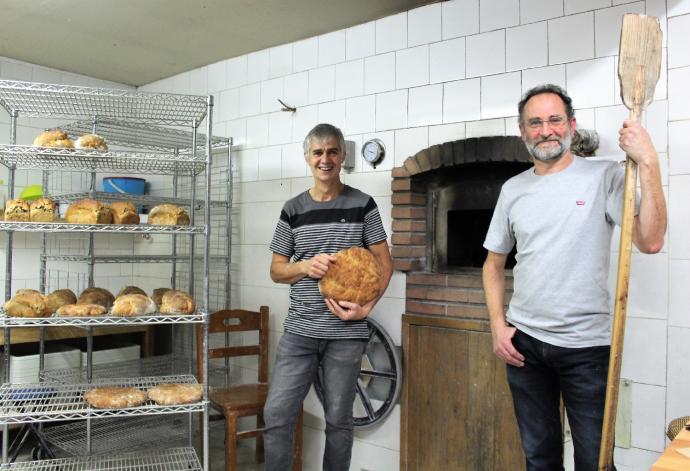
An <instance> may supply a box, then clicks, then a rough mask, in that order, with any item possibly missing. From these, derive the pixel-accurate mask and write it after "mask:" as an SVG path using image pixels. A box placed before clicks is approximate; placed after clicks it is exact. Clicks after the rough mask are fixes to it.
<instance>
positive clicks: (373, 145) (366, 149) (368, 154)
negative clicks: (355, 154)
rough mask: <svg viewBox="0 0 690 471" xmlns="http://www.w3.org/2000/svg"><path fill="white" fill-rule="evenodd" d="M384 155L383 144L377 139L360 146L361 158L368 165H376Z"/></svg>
mask: <svg viewBox="0 0 690 471" xmlns="http://www.w3.org/2000/svg"><path fill="white" fill-rule="evenodd" d="M384 153H385V150H384V147H383V143H381V141H379V140H378V139H372V140H370V141H367V142H365V143H364V145H363V146H362V157H364V160H366V161H367V162H369V163H370V164H376V163H378V162H379V161H380V160H381V159H382V158H383V155H384Z"/></svg>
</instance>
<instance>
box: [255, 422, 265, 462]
mask: <svg viewBox="0 0 690 471" xmlns="http://www.w3.org/2000/svg"><path fill="white" fill-rule="evenodd" d="M265 425H266V424H264V414H263V413H258V414H256V428H257V429H260V430H261V429H263V428H264V427H265ZM255 459H256V462H257V463H263V462H264V434H263V432H261V433H260V434H259V435H257V437H256V452H255Z"/></svg>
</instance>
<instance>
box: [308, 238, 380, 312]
mask: <svg viewBox="0 0 690 471" xmlns="http://www.w3.org/2000/svg"><path fill="white" fill-rule="evenodd" d="M335 259H336V261H335V263H334V264H332V265H331V266H330V267H329V268H328V271H327V272H326V274H325V275H324V276H323V278H321V280H320V281H319V291H321V294H322V295H323V297H324V298H332V299H335V300H336V301H349V302H352V303H356V304H359V305H363V304H366V303H368V302H370V301H373V300H374V299H376V297H377V296H378V294H379V290H380V289H381V266H380V265H379V262H378V261H377V260H376V257H375V256H374V254H372V253H371V252H370V251H369V250H367V249H364V248H362V247H350V248H349V249H345V250H341V251H339V252H337V253H336V254H335Z"/></svg>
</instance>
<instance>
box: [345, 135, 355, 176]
mask: <svg viewBox="0 0 690 471" xmlns="http://www.w3.org/2000/svg"><path fill="white" fill-rule="evenodd" d="M342 167H343V168H344V169H345V170H354V168H355V141H345V161H344V162H343V165H342Z"/></svg>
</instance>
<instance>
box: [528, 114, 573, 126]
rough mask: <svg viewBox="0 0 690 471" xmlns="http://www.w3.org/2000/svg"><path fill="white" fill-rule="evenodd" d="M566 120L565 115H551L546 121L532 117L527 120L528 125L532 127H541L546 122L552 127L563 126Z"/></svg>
mask: <svg viewBox="0 0 690 471" xmlns="http://www.w3.org/2000/svg"><path fill="white" fill-rule="evenodd" d="M566 122H567V119H566V118H565V116H551V117H550V118H549V119H547V120H546V121H544V120H543V119H541V118H532V119H528V120H527V127H529V128H530V129H541V127H542V126H543V125H544V123H548V124H549V127H551V128H562V127H563V126H565V123H566Z"/></svg>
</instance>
